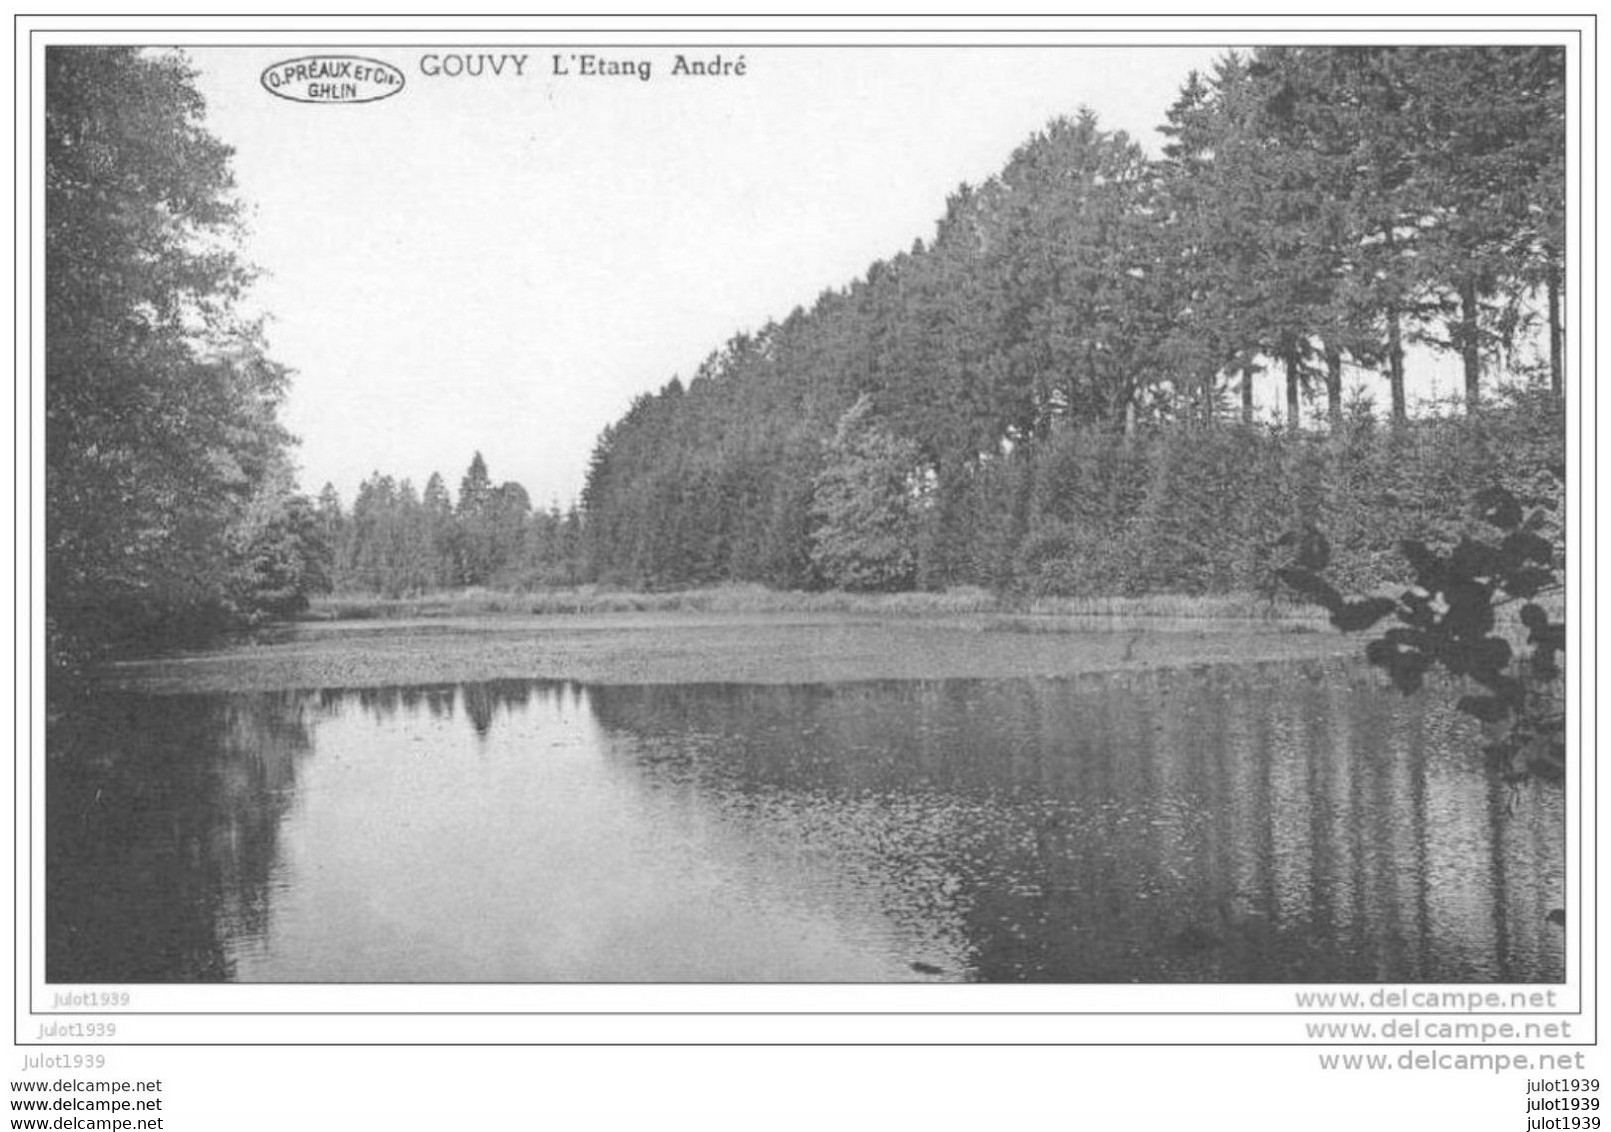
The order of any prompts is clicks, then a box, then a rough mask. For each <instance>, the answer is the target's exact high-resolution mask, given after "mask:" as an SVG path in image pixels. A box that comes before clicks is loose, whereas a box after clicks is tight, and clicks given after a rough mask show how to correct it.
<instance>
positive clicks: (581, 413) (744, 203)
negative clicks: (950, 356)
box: [189, 47, 1218, 505]
mask: <svg viewBox="0 0 1611 1132" xmlns="http://www.w3.org/2000/svg"><path fill="white" fill-rule="evenodd" d="M326 50H327V51H332V52H334V51H335V50H337V49H326ZM339 50H340V51H342V52H351V53H353V54H365V55H370V56H372V57H374V58H377V59H380V60H383V61H385V62H389V63H392V64H393V65H395V66H397V67H398V68H399V69H400V70H402V72H403V73H404V74H405V76H406V78H407V85H406V87H405V89H404V90H403V91H402V92H401V93H400V94H398V95H396V96H395V97H392V98H389V99H386V100H384V101H379V102H373V103H368V104H364V105H305V104H301V103H296V102H290V101H285V100H283V99H280V98H276V97H273V96H272V95H270V94H269V93H268V92H267V91H266V90H265V89H264V88H263V86H262V85H261V83H260V81H259V80H260V76H261V74H262V72H263V70H264V69H265V68H266V67H268V66H270V65H271V64H274V63H277V62H280V61H282V60H284V59H286V58H289V57H292V56H295V55H300V54H307V53H308V52H305V51H297V50H293V49H287V48H278V49H256V48H254V49H222V48H191V49H190V51H189V53H190V55H191V58H192V59H193V60H194V61H195V63H196V64H197V66H198V68H199V69H200V72H201V82H200V85H201V89H202V91H203V93H204V94H205V95H206V97H207V102H208V112H207V121H208V124H209V127H210V128H211V129H212V130H213V132H214V133H216V134H217V135H218V136H220V137H221V138H223V139H224V140H225V141H226V142H228V143H229V144H230V145H232V146H234V147H235V151H236V154H235V171H236V176H237V181H238V188H239V192H240V195H241V197H242V198H243V199H244V200H245V201H246V202H247V203H248V205H249V207H250V209H251V227H252V234H251V239H250V243H249V245H248V248H247V254H248V256H249V258H250V259H251V260H252V261H254V262H255V263H256V264H258V265H259V266H260V267H262V268H263V269H264V271H265V275H264V278H263V279H262V281H261V282H260V283H259V284H258V286H257V288H256V291H255V296H254V302H255V304H256V305H258V306H260V307H261V308H263V309H264V310H266V311H268V312H269V313H270V314H271V317H272V321H271V323H270V328H269V341H270V345H271V347H272V350H273V353H274V356H275V357H276V358H278V359H279V360H280V361H282V362H284V363H286V364H288V365H290V366H291V367H292V368H293V369H294V370H295V371H296V379H295V385H294V387H293V390H292V393H291V396H290V398H289V401H288V403H287V405H286V412H285V418H286V421H287V423H288V424H289V425H290V427H291V428H292V430H293V431H294V432H296V433H297V434H298V435H299V436H300V437H301V438H302V446H301V449H300V453H299V458H300V463H301V465H302V482H303V486H304V488H305V489H307V490H309V491H317V490H318V488H319V486H320V485H321V484H323V483H324V482H325V481H326V480H329V481H332V482H334V483H335V485H336V486H337V488H338V489H339V490H340V491H341V493H342V496H343V498H344V499H345V500H348V501H350V500H351V498H352V495H353V492H354V490H355V489H356V487H357V485H358V483H359V482H360V481H361V480H362V479H363V478H364V477H365V476H367V475H368V474H369V473H370V472H372V471H374V470H377V469H378V470H381V471H384V472H388V473H391V474H393V475H397V476H400V477H401V476H407V477H410V478H412V479H413V480H414V481H415V484H416V486H423V484H424V481H425V479H426V477H427V476H428V475H429V474H430V473H431V472H432V471H433V470H435V471H441V472H442V473H443V475H444V476H445V477H446V478H447V480H448V484H449V486H450V488H454V489H456V488H457V484H458V479H459V477H460V476H461V475H462V474H463V471H464V469H465V467H466V465H468V463H469V461H470V457H471V455H472V454H473V453H474V452H475V451H476V450H477V449H479V450H480V451H481V452H482V453H483V454H484V455H485V457H486V459H487V463H488V465H489V467H490V470H491V472H492V475H493V477H494V478H495V479H498V480H504V479H514V480H518V481H520V482H521V483H523V484H524V485H525V486H526V488H527V489H528V491H530V493H531V495H532V498H533V500H534V502H536V503H538V504H540V505H546V504H547V503H548V502H549V501H550V500H553V499H558V500H559V501H560V502H561V503H562V504H563V503H568V502H569V501H570V500H571V499H572V498H573V497H575V496H576V495H577V493H578V492H579V491H580V489H581V483H582V475H583V472H584V470H585V468H586V462H587V456H588V453H589V452H590V450H591V448H592V446H593V443H594V441H595V440H596V439H597V437H598V434H599V431H600V430H601V429H602V428H603V427H604V426H605V425H606V424H608V423H609V422H610V421H612V420H614V419H615V418H617V417H618V416H620V414H621V413H622V412H624V411H625V409H626V408H627V406H628V405H629V404H630V403H631V400H632V398H633V397H634V396H635V395H636V394H638V393H641V392H644V391H646V390H652V389H656V388H658V387H659V386H661V385H662V384H664V383H665V382H666V381H667V380H668V379H670V378H671V377H672V376H673V375H674V374H677V375H682V376H683V377H684V378H686V377H687V376H688V375H689V373H690V372H691V371H692V370H693V369H694V368H695V367H696V366H697V365H698V364H699V362H700V360H701V359H702V358H703V357H704V356H705V355H706V354H708V353H709V352H710V351H711V350H712V349H715V348H716V347H718V346H720V345H721V344H722V343H723V342H724V341H726V339H727V338H728V337H730V336H731V335H732V334H734V333H735V332H737V331H740V330H748V329H754V328H756V327H758V326H760V325H762V324H764V323H765V322H766V320H767V319H769V318H779V319H781V318H783V317H785V316H786V315H787V314H788V313H789V311H790V310H792V309H793V308H794V307H795V306H796V305H801V304H804V305H807V306H809V305H810V304H811V303H812V302H814V301H815V299H816V297H817V296H818V295H819V294H820V293H821V292H822V291H823V290H824V289H827V288H830V287H839V286H843V285H844V284H846V283H847V282H849V281H850V280H851V279H852V278H854V277H855V276H857V275H859V274H861V273H862V272H863V271H864V270H865V269H866V268H867V266H868V265H869V264H870V263H871V262H872V261H873V260H875V259H878V258H882V257H886V256H890V255H893V254H895V253H897V252H899V251H901V250H903V249H905V248H907V247H910V246H911V243H912V241H913V240H914V239H916V238H919V237H923V238H927V237H929V236H930V235H932V233H933V229H934V224H935V222H936V221H937V220H938V219H939V217H940V215H941V213H942V212H943V211H944V207H945V200H946V196H947V195H948V194H949V193H950V192H952V191H953V190H954V189H955V188H956V187H957V185H958V184H960V183H961V182H963V181H970V182H975V183H976V182H978V181H981V180H983V179H985V178H986V177H989V176H990V175H992V174H993V173H995V172H996V171H998V170H999V169H1000V168H1001V167H1002V166H1003V165H1004V164H1005V162H1006V160H1007V158H1008V156H1009V155H1010V154H1011V153H1012V151H1013V149H1014V148H1015V147H1016V146H1017V145H1019V144H1020V143H1021V142H1023V141H1024V140H1025V139H1026V138H1027V137H1028V136H1029V135H1030V134H1031V133H1033V132H1034V131H1035V130H1037V129H1039V128H1040V127H1042V126H1043V125H1045V123H1046V122H1047V121H1049V120H1050V119H1051V118H1053V117H1054V116H1056V115H1059V114H1071V113H1073V112H1074V111H1075V110H1076V109H1077V108H1079V107H1080V106H1081V105H1089V106H1090V107H1092V108H1093V109H1094V110H1096V111H1097V113H1098V114H1099V115H1100V117H1101V120H1102V122H1103V123H1104V125H1107V126H1109V127H1112V128H1119V129H1124V130H1127V131H1129V132H1131V133H1132V134H1133V135H1134V136H1136V137H1137V138H1138V139H1139V140H1141V141H1142V142H1143V143H1144V144H1146V145H1147V146H1148V147H1149V148H1154V149H1155V148H1156V146H1157V144H1158V142H1159V138H1158V136H1157V135H1156V134H1155V133H1154V128H1155V126H1156V125H1157V124H1158V123H1159V122H1161V121H1162V120H1163V114H1164V111H1165V109H1166V108H1167V107H1168V105H1169V103H1170V102H1171V101H1172V100H1173V98H1174V97H1175V94H1176V92H1177V91H1178V88H1179V86H1180V84H1181V83H1182V82H1183V81H1184V79H1185V76H1186V74H1187V72H1188V71H1189V70H1190V69H1191V68H1193V67H1205V66H1207V65H1208V64H1209V63H1210V62H1211V60H1212V59H1213V57H1214V56H1215V55H1216V54H1218V51H1217V50H1215V49H1209V48H1179V49H1171V48H1157V49H1144V50H1142V49H1105V50H1104V49H1069V48H1046V49H1041V48H1016V49H978V48H969V49H951V48H944V49H941V48H936V49H924V50H912V49H888V48H838V49H806V48H762V49H751V50H747V51H744V52H742V54H743V56H744V59H745V63H746V68H745V70H746V73H745V74H744V76H743V77H742V78H736V77H726V78H703V79H701V78H685V77H675V76H672V75H671V74H670V73H669V71H670V68H671V64H672V63H673V61H674V57H675V54H676V52H675V51H674V50H670V49H663V48H650V49H646V50H639V51H630V50H624V49H612V50H601V51H599V54H600V55H603V56H606V57H609V58H612V59H631V60H648V61H649V62H650V63H651V66H652V71H651V74H652V77H651V79H650V80H649V81H648V82H643V81H640V80H639V79H637V78H635V77H591V78H588V77H583V76H580V75H577V74H574V73H573V74H572V75H570V76H568V77H556V76H555V75H554V74H553V64H552V55H553V52H554V49H553V48H541V47H523V48H509V47H502V48H491V49H487V48H482V49H480V50H473V49H465V48H459V49H457V50H458V51H459V52H460V53H463V54H491V55H503V54H510V55H524V56H526V57H527V58H526V61H525V66H524V68H523V70H524V73H523V74H520V75H516V74H515V73H514V71H513V69H512V67H510V66H505V68H504V73H503V75H502V76H501V77H491V76H483V77H481V78H478V79H472V78H463V77H461V78H447V77H431V76H428V75H425V74H423V73H422V61H423V60H424V57H425V56H426V55H442V54H444V53H445V51H446V49H427V48H418V49H416V48H397V47H388V48H375V49H372V50H367V51H360V50H359V49H356V48H344V49H339ZM562 51H563V53H564V54H566V55H567V56H568V55H570V54H573V53H578V52H579V51H580V49H576V48H564V49H562ZM688 54H689V56H690V57H691V58H709V56H710V55H712V54H714V52H712V51H708V50H707V51H701V52H689V53H688ZM726 54H727V55H728V57H729V59H734V58H736V55H737V53H735V52H732V51H728V52H727V53H726ZM566 65H567V66H571V65H572V64H571V62H570V61H569V60H568V59H567V60H566Z"/></svg>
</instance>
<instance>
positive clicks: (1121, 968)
mask: <svg viewBox="0 0 1611 1132" xmlns="http://www.w3.org/2000/svg"><path fill="white" fill-rule="evenodd" d="M1568 56H1569V52H1568V50H1567V49H1566V48H1565V47H1563V46H1562V45H1561V42H1560V38H1559V36H1554V37H1537V38H1536V40H1529V39H1528V37H1527V36H1525V35H1514V36H1510V37H1507V38H1505V39H1504V40H1503V41H1495V40H1493V39H1483V38H1476V39H1474V38H1472V37H1469V36H1455V35H1451V36H1449V37H1448V38H1447V39H1446V40H1444V41H1438V40H1435V39H1434V40H1429V39H1428V38H1427V37H1426V36H1424V35H1423V36H1418V37H1413V38H1407V39H1406V40H1405V41H1404V42H1393V41H1391V40H1389V39H1384V38H1383V37H1381V36H1376V37H1368V38H1361V39H1357V40H1352V41H1351V40H1349V39H1347V38H1346V37H1344V38H1341V39H1338V38H1319V39H1316V40H1315V41H1314V42H1306V41H1303V40H1301V39H1294V38H1292V37H1286V38H1284V39H1281V40H1279V41H1274V40H1271V39H1270V38H1269V37H1260V36H1249V37H1248V38H1247V39H1245V40H1243V39H1236V38H1234V37H1217V38H1213V39H1211V40H1209V39H1204V38H1203V37H1198V38H1197V39H1196V40H1194V41H1190V42H1187V41H1180V42H1166V41H1163V40H1160V41H1157V42H1147V41H1137V42H1130V43H1123V42H1093V43H1089V44H1085V45H1080V44H1070V43H1055V44H1054V43H1046V42H1037V41H1036V40H1035V38H1034V37H1032V36H1024V37H1019V38H1015V37H1010V36H1009V37H1002V36H997V37H980V38H979V40H978V41H977V42H973V43H962V42H958V41H956V40H941V41H926V40H924V39H923V38H922V37H913V38H912V39H911V40H910V41H905V42H888V41H878V42H862V43H832V42H822V43H812V42H809V41H807V40H804V39H800V40H797V41H788V40H782V39H777V38H775V37H774V38H773V39H771V40H766V41H758V42H745V41H743V40H742V38H741V37H733V36H728V37H726V38H725V39H724V38H721V37H715V38H713V39H712V40H711V41H710V42H701V41H700V40H699V38H698V37H697V36H690V37H689V41H688V42H687V43H686V44H679V43H673V42H667V41H664V40H663V39H660V40H650V39H647V38H646V39H645V40H643V41H641V42H634V41H632V40H631V39H630V38H621V37H615V38H611V39H605V40H601V41H600V42H599V43H598V44H596V45H594V44H589V43H586V42H581V40H580V37H578V36H576V35H571V36H568V37H563V38H562V39H561V38H556V39H555V40H554V41H553V42H547V41H544V40H543V39H542V37H540V36H528V37H526V38H525V39H524V40H523V41H521V42H514V41H509V42H500V41H497V40H495V39H494V38H492V37H489V38H488V39H487V41H486V42H481V43H475V42H470V41H469V40H468V39H467V38H466V37H463V36H457V37H446V38H445V39H444V40H443V41H442V42H441V43H440V44H430V43H420V42H409V43H403V44H400V43H398V42H395V41H377V42H374V43H372V44H365V43H361V42H358V41H356V40H352V41H350V42H345V41H344V42H339V43H330V42H326V41H317V40H310V41H309V42H307V43H300V44H299V43H298V42H296V41H295V39H294V38H293V37H288V36H286V35H277V36H274V37H273V38H272V40H271V41H268V42H256V41H253V40H251V39H250V38H249V37H242V38H241V39H240V40H239V41H238V42H224V41H213V40H205V41H200V42H194V43H186V44H184V45H183V46H171V45H169V41H168V40H164V39H162V38H160V37H152V38H150V39H148V40H145V41H141V42H132V41H129V39H128V37H127V36H124V37H122V38H121V39H119V40H117V41H115V42H54V43H51V44H50V45H48V46H46V47H44V48H43V51H42V60H43V74H42V82H40V84H39V87H38V89H39V93H40V95H41V96H42V103H41V104H40V105H39V106H38V107H37V108H36V109H37V112H38V122H39V129H40V131H41V136H40V138H39V144H40V151H39V152H40V161H41V163H42V164H41V167H40V169H39V170H38V182H37V184H38V192H39V193H40V194H41V195H40V199H39V200H38V201H37V202H36V205H37V206H38V207H39V208H41V209H42V216H43V224H42V230H41V232H40V234H39V238H38V244H37V246H36V247H35V248H34V254H35V256H36V257H37V264H38V265H39V268H40V270H41V274H40V278H41V279H42V291H41V292H40V293H39V294H38V295H37V296H36V309H35V311H34V317H35V318H36V319H37V320H38V324H39V325H42V328H43V330H42V332H43V339H42V343H41V344H40V347H39V349H38V356H39V357H40V358H41V359H42V364H43V371H42V380H40V381H39V382H38V383H37V390H38V397H37V401H36V407H37V409H38V411H39V412H40V413H41V414H42V426H41V428H40V430H39V435H40V438H41V439H42V443H43V448H42V452H40V453H37V454H36V455H37V457H38V460H39V467H40V480H39V483H38V485H37V486H38V489H39V495H38V513H37V515H36V516H35V518H36V522H37V523H39V524H40V526H39V529H40V530H41V531H42V537H43V543H42V565H43V573H42V577H41V578H40V581H42V583H43V586H42V588H43V605H42V616H41V617H39V619H38V621H37V624H38V627H39V630H40V637H39V640H38V642H37V648H38V651H39V653H40V655H41V657H42V667H41V671H40V673H39V675H40V677H41V680H40V683H41V684H42V688H41V690H40V692H39V702H41V703H42V712H43V715H42V721H43V726H42V734H43V738H44V749H43V757H42V758H41V759H39V760H38V762H37V764H36V766H37V774H38V781H37V782H36V789H38V790H39V791H40V794H41V797H42V819H43V827H42V829H41V830H39V831H37V833H36V844H37V845H38V846H39V847H40V850H41V859H40V860H39V861H38V862H37V866H38V868H39V870H40V871H39V874H38V875H39V876H40V877H41V878H42V897H43V923H42V926H41V928H40V932H39V936H38V938H39V940H40V942H41V944H42V950H40V951H39V953H38V954H36V955H35V956H34V962H35V964H36V972H37V973H38V974H39V976H40V977H42V980H43V982H44V984H46V986H47V988H48V989H49V990H52V991H66V992H68V993H70V992H71V989H72V986H74V985H79V984H94V985H112V984H115V985H129V986H138V985H146V984H195V985H215V984H236V983H239V984H257V983H269V984H299V985H310V984H311V985H349V984H397V985H401V986H407V985H412V984H496V985H510V986H516V987H531V986H543V985H555V984H599V985H603V984H610V985H635V984H644V985H648V984H777V985H784V984H788V985H821V986H830V985H837V986H843V985H860V984H867V985H873V984H908V983H911V984H933V985H934V987H935V991H934V993H936V994H940V993H949V992H944V991H942V990H941V989H940V987H941V986H942V985H944V984H1043V985H1046V987H1047V989H1048V990H1052V989H1054V986H1055V987H1075V988H1097V987H1117V988H1124V987H1133V986H1134V985H1136V984H1141V985H1153V986H1154V987H1155V988H1159V986H1160V985H1165V986H1168V987H1179V988H1182V989H1184V988H1185V987H1188V986H1191V985H1206V986H1213V987H1222V988H1229V987H1242V986H1250V985H1261V986H1269V985H1277V986H1283V987H1290V986H1294V985H1299V986H1307V985H1311V984H1362V985H1377V984H1404V985H1417V984H1437V985H1462V986H1464V985H1470V984H1478V985H1483V986H1497V985H1505V986H1516V985H1525V986H1550V987H1560V986H1562V985H1563V984H1566V983H1567V982H1568V981H1569V980H1570V979H1571V978H1572V977H1573V976H1572V968H1571V966H1570V965H1569V963H1568V956H1569V953H1571V949H1572V948H1574V947H1576V946H1578V944H1577V943H1576V942H1574V941H1577V940H1579V939H1580V938H1581V924H1580V921H1579V918H1578V917H1579V914H1580V911H1581V908H1582V904H1581V901H1582V898H1583V896H1582V891H1581V887H1580V885H1581V877H1580V875H1579V874H1578V873H1577V871H1576V870H1577V868H1578V865H1577V863H1576V849H1575V848H1574V845H1575V842H1574V841H1573V839H1572V837H1570V836H1569V833H1571V831H1572V830H1573V829H1577V828H1580V826H1574V824H1573V823H1574V822H1578V823H1581V822H1582V821H1584V820H1585V815H1587V816H1588V820H1592V811H1591V810H1586V809H1585V808H1584V807H1583V805H1582V802H1581V800H1580V798H1579V797H1578V796H1577V794H1576V791H1577V790H1578V788H1579V785H1580V779H1579V775H1580V773H1581V771H1580V761H1579V760H1580V757H1581V754H1582V752H1581V751H1580V749H1579V740H1578V736H1577V735H1576V733H1575V732H1574V730H1573V729H1572V728H1571V727H1569V725H1568V721H1569V715H1568V706H1569V692H1570V695H1571V696H1576V695H1577V692H1576V685H1575V684H1574V683H1572V681H1573V680H1575V678H1576V673H1575V672H1574V671H1573V670H1572V668H1571V667H1570V666H1569V664H1568V657H1569V652H1568V644H1569V641H1571V640H1572V639H1573V638H1574V637H1575V632H1576V630H1575V629H1574V628H1573V620H1572V615H1573V614H1574V613H1575V612H1576V611H1575V610H1573V609H1572V608H1570V605H1569V601H1568V593H1569V585H1575V584H1577V579H1576V578H1574V577H1572V576H1571V574H1570V573H1569V569H1568V567H1569V565H1570V564H1571V563H1573V562H1575V561H1576V558H1575V557H1574V555H1575V553H1576V551H1577V548H1576V547H1575V546H1574V545H1573V543H1572V540H1570V539H1569V538H1568V531H1569V528H1570V529H1575V528H1574V524H1575V523H1576V522H1577V519H1576V518H1574V510H1573V509H1574V508H1575V507H1577V506H1578V504H1579V500H1578V499H1577V498H1576V494H1575V485H1573V486H1572V487H1571V488H1569V485H1568V479H1569V467H1570V466H1571V461H1570V459H1569V447H1571V446H1572V445H1575V444H1576V443H1577V442H1578V438H1577V436H1576V435H1575V434H1572V435H1569V429H1568V416H1569V413H1575V412H1576V411H1577V408H1576V400H1575V398H1576V397H1577V395H1578V387H1579V383H1580V382H1581V381H1583V380H1584V379H1585V375H1584V374H1583V373H1582V372H1581V366H1582V354H1581V351H1580V349H1579V348H1578V347H1577V345H1576V341H1577V339H1576V334H1577V328H1576V327H1575V326H1574V325H1573V324H1572V321H1571V318H1572V317H1574V316H1575V312H1577V311H1578V310H1579V309H1580V308H1579V305H1580V303H1581V300H1582V296H1581V295H1580V294H1579V293H1578V289H1579V288H1580V286H1581V280H1582V278H1583V273H1584V270H1585V264H1584V262H1583V259H1582V256H1581V254H1580V250H1579V248H1578V247H1577V246H1575V245H1574V243H1573V242H1572V240H1571V238H1570V237H1569V230H1573V231H1575V228H1574V227H1573V226H1574V225H1576V224H1577V223H1578V221H1577V219H1576V218H1575V217H1574V213H1573V207H1574V206H1575V205H1576V204H1577V203H1579V198H1578V195H1577V194H1578V188H1577V187H1576V184H1575V182H1574V180H1573V177H1574V175H1575V174H1574V173H1573V169H1574V166H1573V164H1572V161H1573V160H1574V158H1573V157H1572V153H1573V150H1572V146H1571V145H1569V136H1570V135H1571V133H1572V129H1573V128H1575V127H1572V126H1571V125H1570V123H1572V122H1573V121H1574V119H1573V117H1572V115H1574V114H1576V113H1577V111H1576V109H1575V107H1576V105H1577V99H1578V93H1577V87H1576V79H1575V77H1569V67H1568V62H1569V59H1568ZM1573 144H1575V143H1573ZM405 993H406V992H405ZM1069 993H1075V992H1069ZM1149 993H1153V994H1157V993H1159V991H1158V989H1155V990H1154V991H1152V992H1149ZM1166 993H1167V992H1166ZM1121 1000H1122V1001H1130V1000H1128V999H1122V997H1121ZM944 1001H946V1002H957V1001H961V1000H959V999H949V998H948V999H945V1000H944ZM1028 1008H1029V1009H1033V1007H1028Z"/></svg>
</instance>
